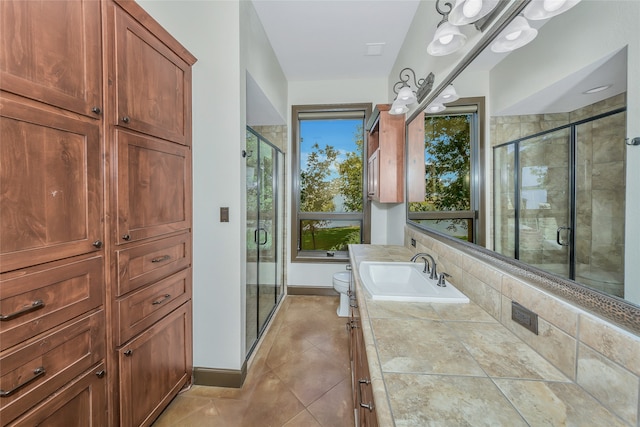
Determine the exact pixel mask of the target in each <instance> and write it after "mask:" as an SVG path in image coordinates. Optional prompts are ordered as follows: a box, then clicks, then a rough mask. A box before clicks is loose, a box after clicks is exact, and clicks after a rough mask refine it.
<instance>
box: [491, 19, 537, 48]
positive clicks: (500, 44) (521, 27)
mask: <svg viewBox="0 0 640 427" xmlns="http://www.w3.org/2000/svg"><path fill="white" fill-rule="evenodd" d="M537 35H538V30H536V29H535V28H531V27H530V26H529V22H527V20H526V19H525V18H524V17H522V16H516V17H515V18H514V19H513V21H511V23H510V24H509V25H508V26H507V28H505V29H504V30H503V31H502V33H500V35H499V36H498V38H497V39H496V40H495V41H494V42H493V44H492V45H491V51H493V52H495V53H503V52H511V51H512V50H516V49H518V48H520V47H522V46H524V45H526V44H527V43H529V42H531V41H532V40H533V39H535V38H536V36H537Z"/></svg>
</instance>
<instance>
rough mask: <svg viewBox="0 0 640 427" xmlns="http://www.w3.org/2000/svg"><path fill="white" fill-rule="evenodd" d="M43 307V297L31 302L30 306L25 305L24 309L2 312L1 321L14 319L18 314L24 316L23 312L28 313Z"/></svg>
mask: <svg viewBox="0 0 640 427" xmlns="http://www.w3.org/2000/svg"><path fill="white" fill-rule="evenodd" d="M43 307H44V301H42V300H41V299H39V300H35V301H34V302H32V303H31V305H30V306H29V307H25V308H23V309H22V310H19V311H16V312H15V313H11V314H0V321H5V320H12V319H15V318H16V317H18V316H22V315H23V314H27V313H29V312H31V311H34V310H39V309H41V308H43Z"/></svg>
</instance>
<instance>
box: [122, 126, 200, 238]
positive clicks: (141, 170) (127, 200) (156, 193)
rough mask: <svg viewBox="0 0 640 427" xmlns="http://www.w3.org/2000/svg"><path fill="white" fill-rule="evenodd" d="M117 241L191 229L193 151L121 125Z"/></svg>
mask: <svg viewBox="0 0 640 427" xmlns="http://www.w3.org/2000/svg"><path fill="white" fill-rule="evenodd" d="M115 134H116V144H117V181H116V187H115V189H116V192H117V194H116V197H117V198H116V206H117V219H116V224H115V226H116V233H117V236H116V242H115V243H116V244H123V243H127V242H133V241H137V240H140V239H146V238H150V237H156V236H161V235H163V234H167V233H171V232H174V231H180V230H187V229H189V228H190V227H191V157H190V149H189V148H188V147H185V146H183V145H178V144H174V143H171V142H168V141H164V140H161V139H157V138H151V137H149V136H145V135H141V134H138V133H133V132H127V131H126V130H122V129H118V130H116V132H115Z"/></svg>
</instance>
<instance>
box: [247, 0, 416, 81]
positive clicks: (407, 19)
mask: <svg viewBox="0 0 640 427" xmlns="http://www.w3.org/2000/svg"><path fill="white" fill-rule="evenodd" d="M252 2H253V4H254V6H255V8H256V11H257V13H258V17H259V18H260V21H261V22H262V25H263V27H264V29H265V31H266V33H267V37H268V38H269V42H270V43H271V46H272V47H273V50H274V51H275V54H276V57H277V58H278V61H279V62H280V66H281V67H282V70H283V72H284V74H285V76H286V77H287V80H289V81H310V80H338V79H358V78H387V77H388V76H389V74H390V73H391V69H392V67H393V64H394V63H395V61H396V58H397V56H398V52H399V51H400V48H401V47H402V44H403V42H404V38H405V36H406V35H407V30H408V29H409V26H410V25H411V21H412V20H413V17H414V15H415V13H416V10H417V9H418V5H419V3H420V0H338V1H336V0H252ZM368 50H373V51H374V52H373V53H374V55H367V51H368ZM376 50H379V51H380V52H376Z"/></svg>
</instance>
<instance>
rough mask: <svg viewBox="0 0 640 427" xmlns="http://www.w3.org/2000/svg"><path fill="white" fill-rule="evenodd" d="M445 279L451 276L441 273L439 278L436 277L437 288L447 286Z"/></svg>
mask: <svg viewBox="0 0 640 427" xmlns="http://www.w3.org/2000/svg"><path fill="white" fill-rule="evenodd" d="M445 277H451V275H450V274H447V273H445V272H444V271H443V272H442V273H440V276H439V277H438V283H437V285H438V286H440V287H442V288H444V287H445V286H447V283H446V282H445Z"/></svg>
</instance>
